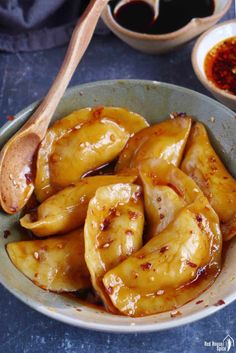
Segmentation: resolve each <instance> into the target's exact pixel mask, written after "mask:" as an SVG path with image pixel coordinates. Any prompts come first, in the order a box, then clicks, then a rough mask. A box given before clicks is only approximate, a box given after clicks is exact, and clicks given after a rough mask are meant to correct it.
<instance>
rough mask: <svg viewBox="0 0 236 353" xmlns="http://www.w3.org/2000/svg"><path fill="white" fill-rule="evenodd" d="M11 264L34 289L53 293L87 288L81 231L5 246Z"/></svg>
mask: <svg viewBox="0 0 236 353" xmlns="http://www.w3.org/2000/svg"><path fill="white" fill-rule="evenodd" d="M7 252H8V255H9V257H10V259H11V261H12V262H13V264H14V265H15V266H16V267H17V268H18V270H19V271H20V272H22V273H23V274H24V275H25V276H26V277H28V278H29V279H30V280H31V281H33V282H34V283H35V284H36V285H37V286H39V287H41V288H43V289H46V290H50V291H54V292H73V291H77V290H79V289H82V288H90V287H91V282H90V274H89V272H88V269H87V266H86V263H85V260H84V234H83V230H75V231H74V232H71V233H69V234H66V235H63V236H57V237H54V238H50V239H44V240H28V241H20V242H14V243H9V244H7Z"/></svg>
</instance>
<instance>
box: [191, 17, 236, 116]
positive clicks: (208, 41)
mask: <svg viewBox="0 0 236 353" xmlns="http://www.w3.org/2000/svg"><path fill="white" fill-rule="evenodd" d="M234 36H236V19H234V20H230V21H226V22H223V23H220V24H219V25H217V26H214V27H213V28H211V29H210V30H209V31H207V32H206V33H204V34H203V35H202V36H201V37H200V38H199V39H198V40H197V42H196V44H195V46H194V48H193V52H192V65H193V69H194V71H195V74H196V75H197V77H198V79H199V80H200V81H201V83H202V84H203V85H204V86H205V87H206V89H208V90H209V91H210V92H211V93H212V94H213V95H214V96H215V97H216V98H217V99H218V100H219V101H220V102H222V103H224V104H225V105H227V107H229V108H231V109H233V110H236V96H234V95H233V94H230V93H227V92H226V91H224V90H221V89H220V88H218V87H216V86H215V85H214V84H213V83H212V82H211V81H209V80H208V78H207V77H206V73H205V70H204V61H205V57H206V55H207V53H208V52H209V50H211V49H212V47H214V46H215V45H216V44H217V43H219V42H221V41H222V40H224V39H226V38H230V37H234Z"/></svg>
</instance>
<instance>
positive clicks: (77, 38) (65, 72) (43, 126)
mask: <svg viewBox="0 0 236 353" xmlns="http://www.w3.org/2000/svg"><path fill="white" fill-rule="evenodd" d="M108 1H109V0H91V1H90V3H89V5H88V6H87V8H86V10H85V12H84V13H83V15H82V16H81V18H80V19H79V21H78V22H77V24H76V27H75V29H74V31H73V33H72V37H71V40H70V43H69V47H68V49H67V52H66V55H65V58H64V61H63V63H62V66H61V68H60V71H59V72H58V74H57V76H56V78H55V80H54V82H53V84H52V86H51V88H50V89H49V91H48V93H47V95H46V97H45V98H44V99H43V101H42V102H41V104H40V105H39V107H38V108H37V110H36V111H35V112H34V114H33V115H32V116H31V118H30V119H29V120H28V121H27V122H26V124H25V126H24V127H23V128H24V129H25V128H26V127H29V126H31V125H32V124H33V125H32V126H34V130H37V134H38V135H39V136H40V137H41V139H43V137H44V135H45V133H46V130H47V128H48V125H49V123H50V120H51V118H52V115H53V114H54V112H55V110H56V108H57V105H58V103H59V102H60V99H61V97H62V96H63V94H64V92H65V90H66V88H67V86H68V84H69V82H70V80H71V77H72V76H73V73H74V71H75V69H76V67H77V66H78V64H79V62H80V60H81V58H82V57H83V54H84V52H85V50H86V49H87V47H88V45H89V43H90V40H91V38H92V36H93V32H94V30H95V27H96V24H97V22H98V19H99V17H100V15H101V13H102V10H103V8H104V7H105V5H106V4H107V3H108ZM36 121H37V124H36V125H35V123H36Z"/></svg>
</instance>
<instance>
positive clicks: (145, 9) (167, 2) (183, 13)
mask: <svg viewBox="0 0 236 353" xmlns="http://www.w3.org/2000/svg"><path fill="white" fill-rule="evenodd" d="M118 2H119V1H117V0H115V1H113V2H112V3H111V5H110V6H111V9H112V13H113V11H114V8H115V6H116V4H117V3H118ZM214 10H215V4H214V0H160V8H159V16H158V18H157V20H156V21H153V17H154V13H153V9H152V8H151V7H150V6H149V5H148V4H147V3H145V2H144V1H142V0H136V1H132V2H130V3H128V4H125V5H123V6H122V7H120V8H119V10H118V11H117V12H116V13H115V14H114V13H113V16H114V18H115V20H116V21H117V22H118V23H119V24H120V25H121V26H122V27H125V28H127V29H129V30H131V31H133V32H139V33H148V34H164V33H170V32H174V31H177V30H178V29H180V28H182V27H184V26H185V25H186V24H187V23H189V22H190V21H191V19H193V18H196V17H207V16H211V15H212V14H213V13H214Z"/></svg>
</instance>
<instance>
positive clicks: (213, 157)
mask: <svg viewBox="0 0 236 353" xmlns="http://www.w3.org/2000/svg"><path fill="white" fill-rule="evenodd" d="M235 143H236V140H235ZM181 169H182V170H183V171H184V172H185V173H186V174H188V175H189V176H190V177H191V178H193V180H194V181H195V182H196V183H197V184H198V186H199V188H200V189H201V190H202V191H203V193H204V194H205V196H206V197H207V198H208V200H209V202H210V204H211V206H212V207H213V208H214V210H215V211H216V213H217V214H218V216H219V219H220V222H221V230H222V234H223V239H224V240H229V239H231V238H232V237H233V236H234V235H235V234H236V180H235V179H234V178H233V177H232V176H231V175H230V174H229V172H228V171H227V170H226V168H225V167H224V165H223V163H222V162H221V160H220V159H219V157H218V156H217V154H216V152H215V151H214V149H213V147H212V146H211V144H210V141H209V139H208V136H207V132H206V129H205V127H204V126H203V125H202V124H201V123H196V124H195V125H194V127H193V128H192V131H191V134H190V137H189V141H188V144H187V148H186V153H185V157H184V160H183V162H182V165H181Z"/></svg>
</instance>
